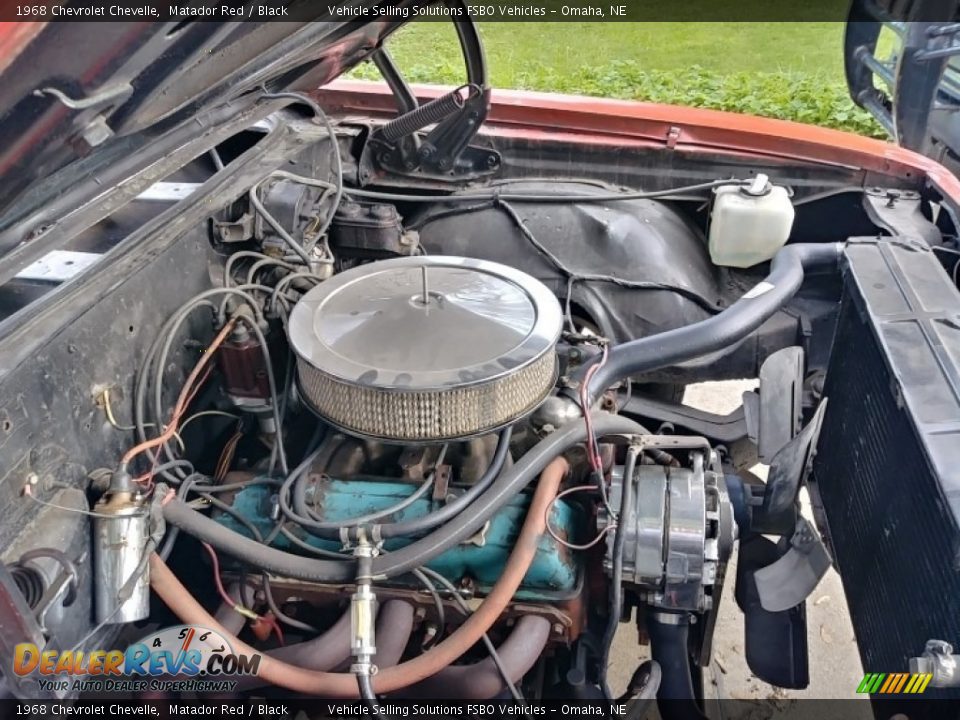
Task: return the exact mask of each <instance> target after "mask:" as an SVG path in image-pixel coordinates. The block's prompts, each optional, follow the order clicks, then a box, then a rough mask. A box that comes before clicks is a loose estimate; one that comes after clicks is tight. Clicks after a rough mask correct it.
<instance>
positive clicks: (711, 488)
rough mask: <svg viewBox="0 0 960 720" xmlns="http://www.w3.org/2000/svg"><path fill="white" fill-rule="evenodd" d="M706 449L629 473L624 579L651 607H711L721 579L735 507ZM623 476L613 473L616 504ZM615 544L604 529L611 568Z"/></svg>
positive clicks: (607, 563)
mask: <svg viewBox="0 0 960 720" xmlns="http://www.w3.org/2000/svg"><path fill="white" fill-rule="evenodd" d="M676 440H684V439H681V438H676ZM685 440H692V438H686V439H685ZM641 442H642V441H641ZM702 442H704V443H705V441H702ZM649 447H653V445H650V446H649ZM708 452H710V451H709V449H706V448H705V449H704V450H703V451H696V452H693V453H691V459H692V463H691V465H692V466H691V467H690V468H677V467H669V466H665V465H640V464H638V465H637V466H636V470H635V472H634V473H633V479H632V480H633V489H634V491H633V493H632V496H633V500H632V502H630V504H629V506H628V507H626V508H624V509H623V511H622V512H621V516H620V518H619V522H620V524H622V525H623V529H624V532H625V533H626V537H625V543H624V547H623V582H624V584H627V585H633V586H635V587H636V588H637V589H638V590H639V591H640V594H641V597H642V599H643V600H644V601H645V602H646V603H648V604H650V605H653V606H655V607H659V608H664V609H669V610H688V611H692V612H702V611H706V610H710V609H711V608H712V607H713V597H714V585H715V584H719V583H720V582H722V573H723V568H724V567H725V565H726V561H727V559H728V558H729V556H730V552H731V549H732V547H733V538H734V524H733V509H732V506H731V505H730V501H729V499H728V497H727V492H726V486H725V484H724V482H723V476H722V474H720V473H719V472H717V471H715V470H714V469H704V455H705V453H708ZM623 482H624V478H623V476H622V472H621V473H620V476H619V477H618V476H617V475H616V474H614V479H613V483H612V487H611V491H610V503H611V505H612V507H614V508H619V507H620V503H621V498H622V495H623ZM601 522H602V523H606V522H608V520H607V519H606V518H601ZM613 544H614V537H613V533H608V535H607V552H606V556H605V558H604V569H605V570H606V571H607V572H608V573H610V572H611V570H612V565H613Z"/></svg>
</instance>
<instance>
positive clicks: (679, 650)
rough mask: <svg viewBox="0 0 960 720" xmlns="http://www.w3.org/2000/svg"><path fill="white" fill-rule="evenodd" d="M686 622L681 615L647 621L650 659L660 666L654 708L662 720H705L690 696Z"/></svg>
mask: <svg viewBox="0 0 960 720" xmlns="http://www.w3.org/2000/svg"><path fill="white" fill-rule="evenodd" d="M689 631H690V626H689V621H688V619H687V618H686V616H684V615H666V614H664V615H662V616H661V617H659V618H658V616H657V614H656V613H651V614H650V616H649V617H648V618H647V634H648V635H649V636H650V655H651V656H652V657H653V659H654V660H655V661H656V662H657V663H658V664H659V665H660V670H661V673H662V675H661V678H660V689H659V690H658V691H657V707H658V708H659V710H660V715H661V717H663V719H664V720H705V716H704V714H703V713H702V712H701V710H700V707H699V706H698V705H697V700H696V696H695V695H694V692H693V676H692V675H691V673H690V653H689V650H688V649H687V636H688V634H689Z"/></svg>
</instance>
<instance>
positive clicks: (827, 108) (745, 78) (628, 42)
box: [352, 22, 885, 138]
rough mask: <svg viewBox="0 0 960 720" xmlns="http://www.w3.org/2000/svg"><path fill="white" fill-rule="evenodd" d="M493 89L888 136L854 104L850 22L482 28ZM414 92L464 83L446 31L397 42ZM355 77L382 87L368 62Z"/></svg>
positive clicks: (421, 26)
mask: <svg viewBox="0 0 960 720" xmlns="http://www.w3.org/2000/svg"><path fill="white" fill-rule="evenodd" d="M480 31H481V34H482V35H483V39H484V44H485V46H486V49H487V57H488V64H489V67H490V74H491V80H492V82H493V85H494V86H495V87H502V88H518V89H524V90H538V91H544V92H560V93H568V94H574V95H592V96H596V97H610V98H621V99H627V100H644V101H648V102H655V103H668V104H673V105H686V106H692V107H702V108H711V109H716V110H727V111H731V112H738V113H746V114H751V115H760V116H763V117H773V118H780V119H783V120H794V121H796V122H802V123H808V124H813V125H822V126H825V127H831V128H837V129H839V130H847V131H852V132H855V133H860V134H862V135H869V136H872V137H880V138H882V137H885V135H884V132H883V130H882V129H881V128H880V126H879V125H878V124H877V123H876V121H875V120H873V118H872V117H871V116H870V115H869V114H868V113H867V112H865V111H863V110H861V109H860V108H858V107H857V106H856V105H854V103H853V101H852V100H851V99H850V96H849V94H848V92H847V88H846V83H845V81H844V78H843V69H842V33H843V24H842V23H719V22H718V23H513V22H501V23H485V24H483V23H482V24H481V25H480ZM390 50H391V53H392V54H393V56H394V58H395V59H396V61H397V63H398V65H399V66H400V69H401V70H402V72H403V73H404V75H405V76H406V77H407V79H408V80H409V81H410V82H415V83H442V84H452V85H458V84H460V83H462V82H463V80H464V74H463V73H464V71H463V61H462V59H461V58H460V53H459V48H458V46H457V42H456V37H455V35H454V34H453V32H452V29H451V28H450V27H448V26H447V25H446V24H445V23H436V22H419V23H417V22H415V23H411V24H410V25H408V26H406V27H404V28H403V29H402V30H401V31H400V32H399V33H398V34H397V36H396V37H394V38H392V39H391V41H390ZM352 77H356V78H363V79H368V80H379V79H380V76H379V73H378V72H377V69H376V68H375V67H374V66H373V65H370V64H365V65H363V66H361V67H359V68H357V69H355V70H354V71H353V73H352Z"/></svg>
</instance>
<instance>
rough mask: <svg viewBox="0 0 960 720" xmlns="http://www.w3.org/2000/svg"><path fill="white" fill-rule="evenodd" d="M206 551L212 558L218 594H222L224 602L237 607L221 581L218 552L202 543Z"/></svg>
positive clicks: (207, 544)
mask: <svg viewBox="0 0 960 720" xmlns="http://www.w3.org/2000/svg"><path fill="white" fill-rule="evenodd" d="M200 544H201V545H203V547H204V548H205V549H206V551H207V554H208V555H209V556H210V562H211V563H212V564H213V581H214V582H215V583H216V585H217V592H218V593H220V597H221V598H223V601H224V602H225V603H227V605H229V606H230V607H234V606H236V604H237V603H236V602H235V601H234V599H233V598H232V597H230V594H229V593H228V592H227V590H226V588H225V587H223V580H221V579H220V559H219V558H218V557H217V551H216V550H214V549H213V547H212V546H211V545H210V544H209V543H200Z"/></svg>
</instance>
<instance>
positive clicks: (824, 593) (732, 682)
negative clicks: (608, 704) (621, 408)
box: [609, 381, 872, 720]
mask: <svg viewBox="0 0 960 720" xmlns="http://www.w3.org/2000/svg"><path fill="white" fill-rule="evenodd" d="M754 387H756V383H755V382H754V381H734V382H722V383H703V384H701V385H694V386H691V387H689V388H688V389H687V393H686V395H685V397H684V402H685V403H686V404H687V405H690V406H693V407H697V408H700V409H703V410H709V411H711V412H716V413H727V412H730V411H731V410H733V409H734V408H736V407H737V406H738V405H739V404H740V401H741V400H740V398H741V394H742V393H743V392H744V391H745V390H751V389H753V388H754ZM753 470H754V472H755V473H757V474H758V475H760V476H761V477H765V475H766V467H764V466H757V467H756V468H754V469H753ZM805 512H807V514H808V516H809V508H808V507H807V508H805ZM727 577H728V584H727V585H726V586H725V587H724V593H723V598H722V600H721V603H720V615H719V619H718V622H717V628H716V634H715V639H714V653H713V658H714V659H713V663H712V665H711V667H710V668H708V669H707V672H706V673H705V676H704V680H705V683H706V684H707V685H708V691H709V690H711V689H712V693H711V694H712V695H713V696H716V697H719V698H721V699H724V698H728V699H735V700H744V701H748V702H745V703H737V705H736V707H735V710H736V715H733V717H738V718H744V720H747V719H749V720H766V718H769V717H771V716H772V715H773V714H774V711H776V713H777V717H778V718H779V717H782V716H783V714H784V713H789V710H790V706H791V705H793V704H794V703H795V702H796V701H797V700H798V699H802V698H818V699H825V698H829V699H834V698H857V697H859V698H864V697H865V696H863V695H860V696H857V695H856V693H855V690H856V687H857V685H858V684H859V682H860V680H861V679H862V678H863V671H862V668H861V665H860V657H859V655H858V654H857V646H856V642H855V640H854V635H853V627H852V626H851V624H850V616H849V613H848V611H847V602H846V598H845V597H844V594H843V587H842V585H841V583H840V576H839V575H838V574H837V573H836V572H835V571H834V570H832V569H831V570H830V571H829V572H828V573H827V575H826V576H825V577H824V578H823V580H821V581H820V585H819V586H818V587H817V589H816V590H815V591H814V592H813V594H812V595H811V596H810V598H809V599H808V600H807V630H808V632H807V642H808V646H809V652H810V686H809V687H808V688H806V689H804V690H783V689H780V688H775V687H772V686H770V685H768V684H766V683H765V682H763V681H762V680H758V679H757V678H755V677H754V676H753V674H752V673H751V672H750V670H749V668H748V667H747V664H746V659H745V658H744V655H743V615H742V614H741V612H740V610H739V608H738V607H737V604H736V602H735V601H734V599H733V579H734V578H735V577H736V552H734V559H733V561H732V562H731V563H730V567H729V569H728V572H727ZM647 650H648V648H646V647H638V646H637V642H636V628H635V627H634V625H633V624H632V623H624V624H622V625H621V626H620V629H619V632H618V633H617V637H616V639H615V642H614V650H613V653H612V662H611V665H610V669H609V676H610V685H611V688H612V690H613V692H614V694H617V693H619V692H621V691H622V690H623V689H624V688H625V687H626V684H627V682H628V681H629V679H630V676H631V675H632V674H633V671H634V669H635V668H636V666H637V664H638V662H639V661H640V659H642V658H645V657H647V656H648V653H647ZM768 700H774V701H775V702H774V703H770V702H760V701H768ZM749 701H755V702H756V704H755V705H754V704H753V702H749ZM730 707H731V706H726V709H727V710H728V713H729V708H730ZM837 711H838V712H842V716H843V717H844V718H859V717H863V718H870V717H872V715H871V714H870V712H869V703H867V702H864V703H862V704H858V706H857V711H855V710H854V708H853V707H851V706H848V705H844V706H843V707H842V708H838V709H837ZM828 715H829V713H828V714H827V715H824V716H823V717H822V719H821V720H829V717H828ZM725 717H730V715H729V714H726V715H725Z"/></svg>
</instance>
